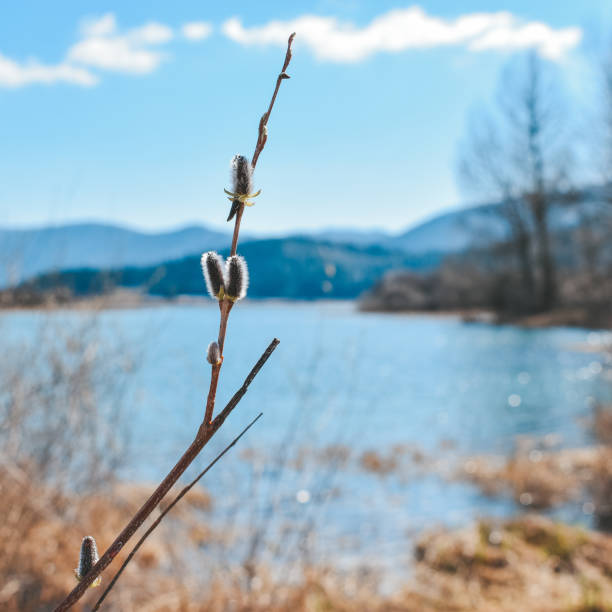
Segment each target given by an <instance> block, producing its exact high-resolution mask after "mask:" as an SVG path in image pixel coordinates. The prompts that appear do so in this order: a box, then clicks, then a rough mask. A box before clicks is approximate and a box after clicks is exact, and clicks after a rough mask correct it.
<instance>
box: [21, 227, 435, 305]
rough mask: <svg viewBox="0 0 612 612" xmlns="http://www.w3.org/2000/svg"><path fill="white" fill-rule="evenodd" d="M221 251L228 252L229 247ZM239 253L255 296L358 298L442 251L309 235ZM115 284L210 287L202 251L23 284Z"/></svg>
mask: <svg viewBox="0 0 612 612" xmlns="http://www.w3.org/2000/svg"><path fill="white" fill-rule="evenodd" d="M221 252H222V254H224V255H227V254H228V253H227V250H225V251H221ZM239 253H240V254H241V255H243V256H244V257H245V258H246V260H247V262H248V265H249V271H250V276H251V285H250V288H249V293H248V295H249V297H252V298H267V297H282V298H290V299H317V298H323V297H328V298H354V297H357V296H358V295H360V294H361V293H363V292H364V291H365V290H367V289H369V288H370V287H371V286H372V285H373V283H374V282H376V280H377V279H379V278H380V277H381V276H382V275H383V274H384V273H385V272H386V271H388V270H395V269H405V268H409V269H412V270H418V271H426V270H431V269H433V268H435V267H437V266H438V265H439V263H440V255H438V254H435V253H428V254H426V255H422V256H421V255H407V254H406V253H403V252H401V251H394V250H389V249H385V248H383V247H380V246H370V247H357V246H354V245H341V244H334V243H331V242H323V241H317V240H313V239H309V238H286V239H270V240H255V241H250V242H245V243H243V244H241V245H240V248H239ZM114 287H125V288H134V289H141V290H143V291H145V292H146V293H149V294H151V295H157V296H163V297H174V296H177V295H190V294H191V295H204V294H205V292H206V289H205V286H204V280H203V278H202V272H201V269H200V255H199V254H198V255H193V256H190V257H184V258H182V259H179V260H175V261H168V262H165V263H163V264H160V265H156V266H145V267H133V266H131V267H124V268H116V269H112V270H94V269H87V268H85V269H76V270H66V271H61V272H56V273H49V274H44V275H41V276H39V277H37V278H35V279H33V280H31V281H28V282H26V283H24V284H23V285H21V287H20V288H21V289H22V290H23V291H24V292H26V293H38V292H45V291H51V290H53V291H57V290H63V291H65V292H68V293H69V294H71V295H74V296H77V297H78V296H86V295H93V294H99V293H103V292H104V291H106V290H108V289H111V288H114Z"/></svg>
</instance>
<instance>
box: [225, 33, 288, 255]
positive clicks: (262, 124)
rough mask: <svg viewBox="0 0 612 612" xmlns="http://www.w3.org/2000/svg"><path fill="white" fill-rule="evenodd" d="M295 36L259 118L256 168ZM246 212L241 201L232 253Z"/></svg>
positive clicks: (254, 156) (255, 155)
mask: <svg viewBox="0 0 612 612" xmlns="http://www.w3.org/2000/svg"><path fill="white" fill-rule="evenodd" d="M294 38H295V32H293V33H292V34H291V36H289V40H287V53H285V61H284V63H283V68H282V70H281V71H280V74H279V75H278V78H277V79H276V87H275V88H274V93H273V94H272V99H271V100H270V105H269V106H268V110H267V111H266V112H265V113H264V114H263V115H262V116H261V119H260V120H259V130H258V132H257V144H256V145H255V152H254V153H253V159H251V167H252V168H253V170H255V166H256V165H257V160H258V159H259V155H260V154H261V152H262V151H263V148H264V147H265V146H266V140H268V119H270V113H272V108H274V102H276V96H277V94H278V90H279V89H280V86H281V83H282V82H283V81H284V80H285V79H289V78H291V77H290V76H289V75H288V74H287V73H286V72H285V71H286V70H287V68H288V67H289V62H290V61H291V56H292V53H291V45H292V44H293V39H294ZM243 212H244V204H243V203H241V204H240V206H239V207H238V210H237V211H236V220H235V221H234V235H233V237H232V249H231V251H230V254H231V255H235V254H236V249H237V248H238V233H239V232H240V221H241V220H242V213H243Z"/></svg>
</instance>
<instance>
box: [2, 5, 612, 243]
mask: <svg viewBox="0 0 612 612" xmlns="http://www.w3.org/2000/svg"><path fill="white" fill-rule="evenodd" d="M292 29H295V30H296V31H297V38H296V44H295V50H294V57H293V61H292V64H291V67H290V70H289V73H290V74H291V76H292V79H291V80H290V81H287V82H285V83H284V84H283V87H282V89H281V92H280V95H279V99H278V102H277V106H276V108H275V110H274V114H273V116H272V118H271V120H270V124H269V138H268V144H267V147H266V150H265V151H264V153H263V154H262V156H261V159H260V162H259V164H258V169H257V173H256V185H257V187H258V188H259V187H261V188H262V189H263V193H262V195H261V196H260V197H259V198H258V200H257V204H256V206H255V207H254V208H252V209H249V210H248V212H247V215H248V216H247V217H246V223H245V228H248V230H250V231H251V232H256V233H262V234H264V233H279V232H284V231H287V230H292V229H307V228H321V227H332V226H338V227H348V226H351V227H362V228H371V227H384V228H386V229H390V230H397V231H399V230H400V229H402V228H404V227H406V226H409V225H411V224H414V223H415V222H416V221H418V220H420V219H423V218H426V217H428V216H431V215H433V214H435V213H437V212H439V211H442V210H444V209H448V208H449V207H454V206H458V205H461V204H466V203H467V201H466V196H465V194H463V193H462V192H461V191H460V189H459V187H458V185H457V181H456V163H457V153H458V144H459V141H460V139H461V138H462V136H463V134H464V133H465V127H466V120H467V117H468V115H469V113H470V111H471V109H473V108H474V107H475V105H478V104H479V103H482V102H483V101H487V100H490V99H491V98H492V96H493V95H494V93H495V90H496V87H497V82H498V77H499V74H500V69H501V68H502V67H503V66H504V64H505V63H506V62H508V60H509V59H511V58H512V56H513V55H516V54H517V53H521V52H522V51H523V50H524V49H526V48H532V49H536V50H537V52H538V53H539V54H540V55H541V56H542V57H543V58H545V59H546V60H547V61H550V62H552V63H554V64H555V65H557V66H559V67H560V69H561V72H562V73H563V74H564V75H565V77H566V81H567V87H568V91H569V96H570V98H572V97H574V98H576V100H577V101H578V102H582V101H581V100H580V96H581V92H582V91H583V87H582V84H583V80H584V79H586V78H587V76H586V75H588V68H586V67H588V65H589V63H592V61H594V59H596V57H597V54H598V53H600V52H601V51H602V49H603V48H604V47H605V44H606V41H609V40H610V38H611V37H610V36H609V34H610V33H612V2H609V0H581V1H580V2H575V1H568V0H561V1H542V0H540V1H538V2H533V0H531V1H526V0H517V1H514V2H509V1H508V2H501V1H495V0H488V1H484V0H480V1H477V0H465V1H463V2H460V3H459V2H456V1H451V0H432V1H422V2H419V3H418V4H412V3H401V2H397V1H395V2H388V1H376V2H359V1H356V0H353V1H351V0H346V1H342V0H326V1H318V2H301V3H287V2H257V3H255V2H240V1H238V2H233V3H231V4H230V3H212V2H208V3H207V2H201V1H200V2H196V1H176V2H167V1H166V0H164V1H149V2H129V3H127V2H125V3H120V2H99V1H94V0H92V1H88V2H82V1H81V0H78V1H77V0H75V1H72V2H67V1H61V0H58V1H56V2H43V1H38V2H33V1H28V0H23V1H22V2H13V3H3V4H2V6H1V7H0V113H1V116H2V122H1V123H0V135H1V139H2V146H1V147H0V213H1V214H2V221H1V222H0V225H2V226H20V227H21V226H32V225H43V224H49V223H53V224H57V223H64V222H73V221H80V220H102V221H108V222H116V223H121V224H126V225H130V226H134V227H139V228H145V229H150V230H157V229H162V228H171V227H178V226H182V225H186V224H188V223H193V222H195V223H205V224H208V225H213V226H217V227H223V226H224V223H223V220H224V217H225V215H226V213H227V207H228V205H229V203H228V202H227V200H225V199H224V197H223V188H224V187H229V184H228V179H229V161H230V159H231V157H232V155H234V154H235V153H244V154H247V155H249V156H250V154H251V153H252V150H253V147H254V144H255V139H256V126H257V123H258V120H259V117H260V115H261V114H262V112H263V111H264V110H265V108H266V106H267V103H268V100H269V96H270V94H271V90H272V87H273V83H274V78H275V76H276V74H277V72H278V70H279V68H280V65H281V63H282V59H283V55H284V41H285V40H286V37H287V35H288V34H289V33H290V32H291V30H292Z"/></svg>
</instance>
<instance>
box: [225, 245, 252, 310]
mask: <svg viewBox="0 0 612 612" xmlns="http://www.w3.org/2000/svg"><path fill="white" fill-rule="evenodd" d="M225 265H226V271H225V278H226V279H227V287H226V289H225V295H226V296H227V297H228V298H229V299H230V300H231V301H232V302H235V301H236V300H241V299H242V298H243V297H244V296H245V295H246V292H247V287H248V286H249V270H248V268H247V264H246V261H245V259H244V257H241V256H240V255H232V256H231V257H230V258H229V259H228V260H227V263H226V264H225Z"/></svg>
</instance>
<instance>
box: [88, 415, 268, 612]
mask: <svg viewBox="0 0 612 612" xmlns="http://www.w3.org/2000/svg"><path fill="white" fill-rule="evenodd" d="M262 416H263V412H260V413H259V414H258V415H257V416H256V417H255V418H254V419H253V420H252V421H251V422H250V423H249V424H248V425H247V426H246V427H245V428H244V429H243V430H242V431H241V432H240V434H238V435H237V436H236V437H235V438H234V439H233V440H232V441H231V442H230V443H229V444H228V445H227V446H226V447H225V448H224V449H223V450H222V451H221V452H220V453H219V454H218V455H217V456H216V457H215V458H214V459H213V461H211V462H210V463H209V464H208V465H207V466H206V468H204V469H203V470H202V471H201V472H200V473H199V474H198V475H197V476H196V477H195V478H194V479H193V480H192V481H191V482H190V483H189V484H188V485H187V486H186V487H185V488H184V489H183V490H182V491H181V492H180V493H179V494H178V495H177V496H176V497H175V498H174V500H173V501H172V503H171V504H170V505H169V506H168V507H167V508H166V509H165V510H164V511H163V512H162V513H161V514H160V515H159V517H157V519H156V520H155V522H154V523H153V524H152V525H151V526H150V527H149V528H148V529H147V530H146V531H145V532H144V534H143V535H142V537H141V538H140V540H138V542H137V543H136V545H135V546H134V548H132V551H131V552H130V554H129V555H128V556H127V559H126V560H125V561H124V562H123V564H122V565H121V567H120V568H119V569H118V570H117V573H116V574H115V575H114V576H113V579H112V580H111V581H110V583H109V585H108V586H107V587H106V589H105V590H104V592H103V593H102V595H101V596H100V598H99V599H98V601H97V602H96V605H95V606H94V607H93V608H92V611H91V612H96V610H99V609H100V606H101V605H102V602H103V601H104V600H105V599H106V596H107V595H108V594H109V593H110V592H111V589H112V588H113V587H114V586H115V583H116V582H117V580H119V577H120V576H121V574H122V573H123V570H124V569H125V568H126V567H127V565H128V563H129V562H130V561H131V560H132V559H133V558H134V556H135V555H136V553H137V552H138V549H139V548H140V547H141V546H142V545H143V544H144V542H145V540H146V539H147V538H148V537H149V536H150V535H151V533H153V531H155V529H156V528H157V526H158V525H159V524H160V523H161V522H162V520H163V519H164V517H165V516H166V515H167V514H168V513H169V512H170V510H172V508H174V506H176V504H178V502H179V501H181V499H182V498H183V497H185V495H187V493H189V491H190V490H191V489H192V488H193V487H194V486H195V485H196V484H197V483H198V482H199V480H200V479H201V478H202V477H203V476H204V475H205V474H206V473H207V472H208V471H209V470H210V469H211V468H212V467H213V466H214V465H215V463H217V461H219V460H220V459H221V457H223V455H225V454H226V453H227V452H229V450H230V449H231V448H232V447H234V446H236V444H237V443H238V441H239V440H240V438H242V436H244V434H245V433H246V432H247V431H249V429H251V427H253V425H255V423H256V422H257V421H258V420H259V419H260V418H261V417H262Z"/></svg>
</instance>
